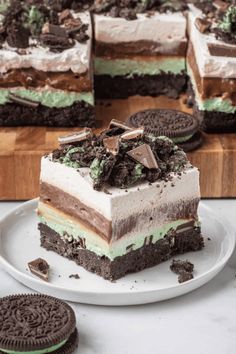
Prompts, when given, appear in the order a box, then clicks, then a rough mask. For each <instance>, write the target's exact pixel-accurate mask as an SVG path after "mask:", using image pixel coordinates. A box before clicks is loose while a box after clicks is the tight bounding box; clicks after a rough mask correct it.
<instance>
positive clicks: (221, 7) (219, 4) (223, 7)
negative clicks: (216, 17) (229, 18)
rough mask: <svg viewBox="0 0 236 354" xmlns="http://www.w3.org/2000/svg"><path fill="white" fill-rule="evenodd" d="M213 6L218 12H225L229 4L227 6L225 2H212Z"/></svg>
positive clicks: (219, 0)
mask: <svg viewBox="0 0 236 354" xmlns="http://www.w3.org/2000/svg"><path fill="white" fill-rule="evenodd" d="M213 5H214V6H215V7H216V8H217V9H218V10H220V11H222V12H225V11H226V10H227V9H228V7H229V4H227V3H226V2H224V1H222V0H214V1H213Z"/></svg>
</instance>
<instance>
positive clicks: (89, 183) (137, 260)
mask: <svg viewBox="0 0 236 354" xmlns="http://www.w3.org/2000/svg"><path fill="white" fill-rule="evenodd" d="M115 124H117V122H116V123H115ZM81 136H83V138H82V139H83V140H81ZM76 139H77V140H76ZM60 142H61V146H60V148H59V149H57V150H56V151H54V152H52V153H51V154H49V155H48V156H44V157H43V158H42V163H41V177H40V180H41V182H40V201H39V205H38V215H39V218H40V222H39V230H40V235H41V245H42V247H44V248H46V249H47V250H51V251H54V252H57V253H58V254H60V255H62V256H64V257H67V258H69V259H71V260H73V261H74V262H76V263H77V264H78V265H81V266H83V267H84V268H85V269H87V270H89V271H91V272H93V273H96V274H98V275H100V276H102V277H103V278H105V279H109V280H115V279H119V278H121V277H123V276H124V275H126V274H128V273H132V272H137V271H140V270H142V269H145V268H148V267H152V266H154V265H157V264H159V263H160V262H163V261H166V260H167V259H169V258H170V257H172V256H173V255H176V254H180V253H185V252H188V251H197V250H200V249H201V248H202V247H203V238H202V236H201V230H200V224H199V220H198V214H197V210H198V204H199V200H200V190H199V171H198V169H197V168H194V167H193V166H191V165H190V163H189V162H188V160H187V157H186V155H185V153H184V152H183V151H182V150H181V149H179V148H178V147H177V146H176V145H174V143H173V142H172V141H171V140H169V139H168V138H166V137H154V136H153V135H149V134H144V132H143V129H142V128H138V129H131V128H127V129H126V127H125V125H122V124H121V125H116V126H114V127H111V128H110V129H108V130H106V131H105V132H103V133H101V135H99V136H94V135H93V134H92V133H91V134H89V132H88V130H86V131H84V132H82V133H78V134H75V135H73V136H69V137H64V138H62V139H61V140H60Z"/></svg>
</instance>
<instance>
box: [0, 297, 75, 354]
mask: <svg viewBox="0 0 236 354" xmlns="http://www.w3.org/2000/svg"><path fill="white" fill-rule="evenodd" d="M77 346H78V332H77V329H76V319H75V314H74V311H73V309H72V308H71V307H70V306H69V305H68V304H66V303H65V302H63V301H61V300H59V299H56V298H54V297H51V296H47V295H39V294H38V295H31V294H29V295H13V296H7V297H4V298H1V299H0V353H1V354H5V353H8V354H19V353H21V354H29V353H31V354H32V352H33V353H34V352H35V353H37V354H45V353H54V354H70V353H72V352H73V351H74V350H75V349H76V348H77Z"/></svg>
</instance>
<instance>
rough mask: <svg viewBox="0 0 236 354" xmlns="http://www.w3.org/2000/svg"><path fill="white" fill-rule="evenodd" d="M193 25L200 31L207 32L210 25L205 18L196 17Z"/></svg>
mask: <svg viewBox="0 0 236 354" xmlns="http://www.w3.org/2000/svg"><path fill="white" fill-rule="evenodd" d="M195 26H196V27H197V29H198V30H199V31H200V32H201V33H205V32H207V31H208V30H209V29H210V27H211V22H210V21H208V20H207V19H205V18H200V17H198V18H196V21H195Z"/></svg>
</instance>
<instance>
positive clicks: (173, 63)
mask: <svg viewBox="0 0 236 354" xmlns="http://www.w3.org/2000/svg"><path fill="white" fill-rule="evenodd" d="M185 69H186V67H185V58H172V59H160V58H159V57H157V59H156V60H153V59H152V60H148V61H147V60H135V59H134V60H131V59H112V60H110V59H106V58H101V57H97V58H95V60H94V71H95V75H110V76H111V77H114V76H118V75H123V76H127V77H132V76H133V75H140V76H141V75H158V74H160V73H161V72H165V73H172V74H181V73H182V72H183V71H185Z"/></svg>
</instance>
